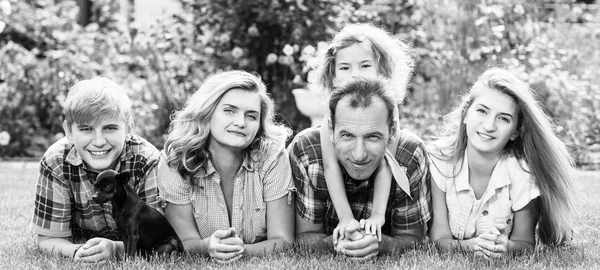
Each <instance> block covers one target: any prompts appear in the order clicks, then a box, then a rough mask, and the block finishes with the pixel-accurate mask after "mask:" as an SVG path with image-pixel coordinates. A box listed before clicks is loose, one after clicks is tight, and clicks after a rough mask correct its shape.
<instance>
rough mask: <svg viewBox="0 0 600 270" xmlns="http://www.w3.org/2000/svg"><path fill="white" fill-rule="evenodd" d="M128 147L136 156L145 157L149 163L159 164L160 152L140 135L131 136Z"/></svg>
mask: <svg viewBox="0 0 600 270" xmlns="http://www.w3.org/2000/svg"><path fill="white" fill-rule="evenodd" d="M127 146H128V147H129V148H130V150H131V153H132V154H133V155H134V156H137V157H143V158H144V159H146V160H147V162H158V159H159V157H160V151H158V149H157V148H156V147H155V146H154V145H152V144H151V143H150V142H148V141H147V140H146V139H144V138H142V137H140V136H138V135H131V138H130V139H129V140H128V141H127Z"/></svg>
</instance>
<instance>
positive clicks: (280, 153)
mask: <svg viewBox="0 0 600 270" xmlns="http://www.w3.org/2000/svg"><path fill="white" fill-rule="evenodd" d="M287 156H288V155H287V151H286V150H285V149H284V148H283V147H281V146H278V147H275V146H272V147H270V148H269V152H268V153H267V154H266V155H265V157H264V160H261V161H251V160H249V159H247V158H246V159H244V161H243V163H242V166H241V167H240V169H239V171H238V173H237V177H236V178H235V180H234V181H235V183H234V185H233V205H232V206H231V208H232V209H231V220H229V216H228V215H227V204H226V203H225V197H224V196H223V191H222V190H221V186H220V183H221V176H219V172H217V171H216V170H215V167H214V166H213V164H212V163H211V162H210V160H208V163H207V165H206V168H205V169H206V173H205V174H203V175H201V176H198V178H197V179H195V180H196V181H195V182H196V184H195V185H194V186H192V185H191V183H190V181H189V180H188V178H187V177H186V178H183V177H181V175H180V174H179V173H178V172H177V170H176V169H174V168H172V167H170V166H169V165H167V162H166V159H167V157H166V156H163V157H161V161H160V163H159V166H158V167H159V169H158V171H159V182H158V184H159V188H160V193H161V196H162V197H163V198H164V200H165V201H167V202H169V203H172V204H175V205H187V204H191V205H192V211H193V215H194V219H195V221H196V227H197V228H198V233H199V234H200V237H201V238H207V237H210V236H211V235H212V234H213V233H214V232H215V231H216V230H226V229H227V228H229V227H234V228H236V230H237V232H238V235H239V237H240V238H242V239H243V240H244V243H246V244H251V243H256V242H260V241H263V240H266V239H267V229H268V228H267V203H268V202H271V201H275V200H277V199H281V198H282V197H284V196H286V195H288V194H289V193H290V190H292V189H293V185H292V172H291V169H290V162H289V160H288V158H287ZM252 160H257V159H256V157H253V158H252ZM288 198H289V199H291V198H292V197H291V196H290V197H288ZM288 201H290V200H288Z"/></svg>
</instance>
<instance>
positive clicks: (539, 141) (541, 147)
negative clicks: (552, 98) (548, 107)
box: [429, 68, 575, 245]
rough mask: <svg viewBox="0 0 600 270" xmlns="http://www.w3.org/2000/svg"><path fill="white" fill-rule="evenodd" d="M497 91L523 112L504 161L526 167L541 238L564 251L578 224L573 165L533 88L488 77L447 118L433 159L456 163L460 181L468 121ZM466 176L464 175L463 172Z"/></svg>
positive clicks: (505, 75) (501, 73) (503, 73)
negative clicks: (477, 103) (484, 95)
mask: <svg viewBox="0 0 600 270" xmlns="http://www.w3.org/2000/svg"><path fill="white" fill-rule="evenodd" d="M488 89H493V90H495V91H499V92H500V93H503V94H505V95H507V96H509V97H511V98H512V99H513V100H514V102H515V103H516V108H517V112H518V118H517V119H518V123H517V132H518V137H517V138H516V139H515V140H514V141H509V142H508V143H507V144H506V146H505V147H504V149H503V151H502V155H503V156H506V155H513V156H515V157H516V158H517V159H518V160H519V161H520V162H525V163H526V164H527V166H528V167H529V171H530V173H531V174H532V175H533V178H534V179H535V180H534V181H535V183H536V185H537V187H538V188H539V190H540V207H539V213H538V214H539V218H538V236H539V240H540V241H541V242H542V243H544V244H549V245H561V244H564V243H567V242H569V241H570V240H571V238H572V234H573V228H574V225H575V221H574V213H575V211H574V206H573V200H574V187H573V183H572V179H571V178H572V177H573V160H572V158H571V156H570V155H569V152H568V150H567V148H566V146H565V144H564V143H563V142H562V141H561V140H560V139H559V138H558V137H557V136H556V135H555V134H554V132H553V131H552V125H551V121H550V119H549V117H548V116H547V115H546V114H545V113H544V112H543V110H542V108H541V107H540V105H539V104H538V102H537V101H536V100H535V98H534V95H533V93H532V90H531V89H530V87H529V85H527V84H526V83H525V82H523V81H521V80H520V79H518V78H517V77H516V76H515V75H513V74H512V73H510V72H508V71H507V70H505V69H501V68H491V69H489V70H487V71H485V72H484V73H483V74H482V75H481V76H480V77H479V78H478V79H477V81H476V82H475V84H474V85H473V86H472V87H471V90H470V91H469V93H467V94H466V95H465V96H464V97H463V99H462V102H461V104H460V105H459V106H458V107H457V108H456V109H455V110H454V111H453V112H451V113H450V114H448V115H446V116H445V118H444V126H445V127H444V131H443V132H442V134H441V136H440V137H437V139H436V140H435V141H434V142H433V143H432V144H430V149H429V150H430V151H429V152H430V154H431V155H432V156H434V157H436V158H438V159H440V160H443V161H447V162H452V165H453V167H454V168H455V169H454V175H452V176H448V177H455V176H456V175H457V174H458V172H457V171H456V168H461V167H462V165H459V164H462V162H464V161H463V160H462V158H463V157H464V154H465V151H466V147H467V140H468V138H467V132H466V125H465V124H464V119H465V117H466V115H467V111H468V109H469V107H470V106H471V105H472V104H473V101H474V100H475V99H476V98H477V97H478V96H479V95H480V93H481V92H482V91H486V90H488ZM458 170H459V171H460V169H458Z"/></svg>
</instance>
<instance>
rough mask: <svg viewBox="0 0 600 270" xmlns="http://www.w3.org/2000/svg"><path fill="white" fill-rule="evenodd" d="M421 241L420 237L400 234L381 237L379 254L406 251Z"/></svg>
mask: <svg viewBox="0 0 600 270" xmlns="http://www.w3.org/2000/svg"><path fill="white" fill-rule="evenodd" d="M422 241H423V237H422V236H416V235H410V234H402V235H396V236H388V235H382V239H381V243H380V244H379V253H380V254H388V253H400V252H403V251H404V250H407V249H413V248H414V247H415V245H418V244H419V243H421V242H422Z"/></svg>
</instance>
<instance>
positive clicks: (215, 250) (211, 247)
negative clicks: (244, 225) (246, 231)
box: [208, 228, 244, 263]
mask: <svg viewBox="0 0 600 270" xmlns="http://www.w3.org/2000/svg"><path fill="white" fill-rule="evenodd" d="M243 252H244V241H243V240H242V239H241V238H239V237H238V236H237V232H236V231H235V228H229V229H228V230H216V231H215V232H214V233H213V234H212V235H211V236H210V237H209V239H208V254H209V255H210V257H211V258H213V259H214V260H215V261H216V262H219V263H225V262H227V263H229V262H233V261H236V260H238V259H239V258H241V257H242V253H243Z"/></svg>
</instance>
